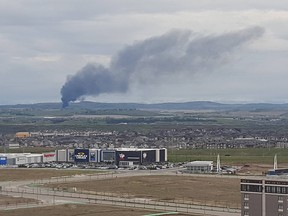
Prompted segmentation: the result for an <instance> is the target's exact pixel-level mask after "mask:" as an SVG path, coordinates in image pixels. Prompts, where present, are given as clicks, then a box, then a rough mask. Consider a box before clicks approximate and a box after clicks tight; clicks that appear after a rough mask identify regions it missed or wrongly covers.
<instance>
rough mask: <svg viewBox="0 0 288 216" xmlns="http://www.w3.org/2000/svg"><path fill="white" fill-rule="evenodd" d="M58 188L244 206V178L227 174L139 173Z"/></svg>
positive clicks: (67, 184) (57, 186)
mask: <svg viewBox="0 0 288 216" xmlns="http://www.w3.org/2000/svg"><path fill="white" fill-rule="evenodd" d="M50 187H55V188H72V187H76V188H77V191H78V192H79V191H81V190H84V191H94V192H98V193H99V192H103V193H111V194H113V195H119V196H136V197H145V198H151V199H156V200H157V199H161V200H167V201H173V200H175V201H177V202H181V201H187V202H193V203H202V204H205V203H206V204H211V205H218V206H225V207H226V206H229V207H230V208H232V207H237V208H239V207H240V180H239V179H236V178H225V177H224V176H223V177H218V178H217V177H208V176H207V177H195V176H191V177H190V176H181V175H178V176H139V177H126V178H114V179H110V180H98V181H88V182H75V183H66V184H51V185H50Z"/></svg>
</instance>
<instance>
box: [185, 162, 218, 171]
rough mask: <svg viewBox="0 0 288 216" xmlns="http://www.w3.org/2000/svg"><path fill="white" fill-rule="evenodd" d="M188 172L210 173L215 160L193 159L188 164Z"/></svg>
mask: <svg viewBox="0 0 288 216" xmlns="http://www.w3.org/2000/svg"><path fill="white" fill-rule="evenodd" d="M186 168H187V172H188V173H210V172H211V171H212V170H213V161H192V162H189V163H187V164H186Z"/></svg>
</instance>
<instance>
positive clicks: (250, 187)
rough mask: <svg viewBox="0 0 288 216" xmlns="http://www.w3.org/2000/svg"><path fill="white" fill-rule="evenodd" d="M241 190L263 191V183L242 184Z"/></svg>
mask: <svg viewBox="0 0 288 216" xmlns="http://www.w3.org/2000/svg"><path fill="white" fill-rule="evenodd" d="M241 191H249V192H262V185H246V184H241Z"/></svg>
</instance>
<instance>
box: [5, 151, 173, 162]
mask: <svg viewBox="0 0 288 216" xmlns="http://www.w3.org/2000/svg"><path fill="white" fill-rule="evenodd" d="M53 161H56V162H70V163H109V164H115V165H117V166H123V167H124V166H132V165H142V164H143V165H147V164H151V163H159V162H166V161H167V149H165V148H162V149H136V148H121V149H60V150H56V151H55V152H51V153H43V154H31V153H13V154H12V153H7V154H6V153H0V165H2V166H5V165H23V164H33V163H46V162H53Z"/></svg>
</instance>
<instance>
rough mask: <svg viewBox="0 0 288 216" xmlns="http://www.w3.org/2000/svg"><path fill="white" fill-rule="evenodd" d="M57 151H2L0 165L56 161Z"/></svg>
mask: <svg viewBox="0 0 288 216" xmlns="http://www.w3.org/2000/svg"><path fill="white" fill-rule="evenodd" d="M55 160H56V158H55V153H54V152H51V153H44V154H31V153H1V154H0V165H2V166H5V165H24V164H32V163H45V162H52V161H55Z"/></svg>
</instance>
